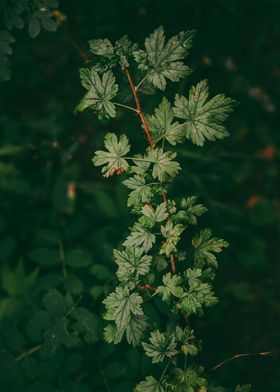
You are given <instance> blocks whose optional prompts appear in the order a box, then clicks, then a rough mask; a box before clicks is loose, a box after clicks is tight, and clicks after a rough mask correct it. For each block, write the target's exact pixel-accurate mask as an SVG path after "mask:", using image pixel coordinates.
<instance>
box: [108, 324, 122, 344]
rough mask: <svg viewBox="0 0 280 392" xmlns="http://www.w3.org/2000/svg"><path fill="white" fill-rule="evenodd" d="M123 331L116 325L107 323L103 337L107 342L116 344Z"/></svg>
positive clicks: (120, 338)
mask: <svg viewBox="0 0 280 392" xmlns="http://www.w3.org/2000/svg"><path fill="white" fill-rule="evenodd" d="M123 332H124V331H120V330H119V329H118V328H117V327H116V325H113V324H109V325H107V326H106V327H105V328H104V339H105V341H106V342H107V343H113V344H118V343H120V341H121V340H122V337H123Z"/></svg>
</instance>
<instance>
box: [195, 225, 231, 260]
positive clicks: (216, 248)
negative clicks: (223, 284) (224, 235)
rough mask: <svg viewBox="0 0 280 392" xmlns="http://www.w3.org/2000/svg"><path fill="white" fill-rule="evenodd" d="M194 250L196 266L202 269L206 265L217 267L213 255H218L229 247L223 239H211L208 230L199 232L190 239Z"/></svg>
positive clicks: (210, 233)
mask: <svg viewBox="0 0 280 392" xmlns="http://www.w3.org/2000/svg"><path fill="white" fill-rule="evenodd" d="M192 244H193V246H194V248H195V252H194V260H195V263H196V265H197V266H199V267H202V266H203V265H205V264H208V265H210V266H213V267H217V265H218V263H217V258H216V256H215V254H214V253H220V252H222V250H223V249H224V248H227V247H228V246H229V244H228V242H226V241H224V240H223V239H219V238H216V237H212V231H211V230H210V229H204V230H201V231H200V233H199V234H196V235H195V236H194V237H193V239H192Z"/></svg>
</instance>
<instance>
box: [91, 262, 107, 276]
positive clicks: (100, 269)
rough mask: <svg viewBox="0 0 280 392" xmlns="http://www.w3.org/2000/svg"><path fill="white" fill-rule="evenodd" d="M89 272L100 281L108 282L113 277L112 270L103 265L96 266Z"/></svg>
mask: <svg viewBox="0 0 280 392" xmlns="http://www.w3.org/2000/svg"><path fill="white" fill-rule="evenodd" d="M89 272H90V274H91V275H93V276H95V277H96V278H97V279H99V280H106V279H108V278H109V277H110V276H111V271H110V269H109V268H108V267H106V266H105V265H102V264H94V265H93V266H92V267H91V269H90V271H89Z"/></svg>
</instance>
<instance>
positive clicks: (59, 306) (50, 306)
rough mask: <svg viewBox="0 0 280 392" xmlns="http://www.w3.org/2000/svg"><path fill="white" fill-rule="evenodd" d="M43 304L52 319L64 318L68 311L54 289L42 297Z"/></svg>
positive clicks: (60, 296)
mask: <svg viewBox="0 0 280 392" xmlns="http://www.w3.org/2000/svg"><path fill="white" fill-rule="evenodd" d="M43 304H44V305H45V307H46V309H47V311H48V312H49V313H50V314H51V315H52V317H54V318H59V317H61V316H64V315H65V313H66V312H67V310H68V307H67V305H66V302H65V299H64V298H63V296H62V295H61V294H60V292H59V291H58V290H56V289H50V290H49V291H48V292H47V294H45V295H44V298H43Z"/></svg>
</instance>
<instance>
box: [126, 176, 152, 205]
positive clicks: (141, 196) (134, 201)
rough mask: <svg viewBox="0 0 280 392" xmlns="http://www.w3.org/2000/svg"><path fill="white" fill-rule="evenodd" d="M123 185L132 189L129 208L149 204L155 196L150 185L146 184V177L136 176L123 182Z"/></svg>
mask: <svg viewBox="0 0 280 392" xmlns="http://www.w3.org/2000/svg"><path fill="white" fill-rule="evenodd" d="M123 184H124V185H125V186H126V187H127V188H128V189H132V192H130V194H129V196H128V200H127V206H128V207H131V206H137V205H138V204H142V203H149V202H150V201H151V199H152V196H153V194H154V190H153V188H152V186H151V185H150V184H147V183H146V180H145V178H144V177H142V176H139V175H134V176H133V177H130V178H128V179H127V180H125V181H123Z"/></svg>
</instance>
